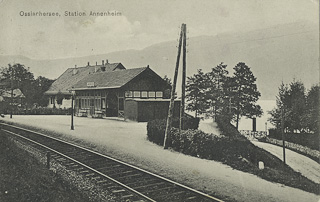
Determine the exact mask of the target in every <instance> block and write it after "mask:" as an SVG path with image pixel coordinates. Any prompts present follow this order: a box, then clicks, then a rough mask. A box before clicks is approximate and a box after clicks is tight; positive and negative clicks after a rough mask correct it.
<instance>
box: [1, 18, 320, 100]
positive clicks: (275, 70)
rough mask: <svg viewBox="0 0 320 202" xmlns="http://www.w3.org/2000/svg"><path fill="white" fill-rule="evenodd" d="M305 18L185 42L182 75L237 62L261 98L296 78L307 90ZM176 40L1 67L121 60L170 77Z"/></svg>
mask: <svg viewBox="0 0 320 202" xmlns="http://www.w3.org/2000/svg"><path fill="white" fill-rule="evenodd" d="M317 26H318V25H316V26H314V25H313V24H310V23H308V22H297V23H288V24H284V25H279V26H274V27H271V28H267V29H262V30H253V31H250V32H239V33H234V32H230V33H223V34H217V35H214V36H208V35H202V36H196V37H190V38H189V39H188V40H187V44H188V46H187V50H188V53H187V76H191V75H192V74H194V73H196V71H197V69H200V68H201V69H203V70H204V71H205V72H206V71H210V68H212V67H214V66H216V65H218V64H219V63H221V62H224V63H225V64H227V65H228V68H227V69H228V71H229V73H230V74H231V73H232V68H233V67H234V66H235V65H236V64H237V63H238V62H245V63H246V64H247V65H248V66H249V67H251V70H252V72H253V74H254V75H255V77H257V85H258V90H259V91H260V92H261V94H262V97H261V98H262V99H275V95H276V94H277V92H278V87H279V85H280V83H281V82H282V81H283V82H284V83H290V82H291V81H292V80H293V78H296V79H298V80H301V81H302V82H304V83H305V84H306V87H307V88H310V86H311V85H313V84H315V83H318V82H319V80H318V79H319V61H318V59H319V45H318V44H319V31H316V29H315V27H317ZM177 44H178V42H177V41H175V40H172V41H165V42H161V43H157V44H153V45H150V46H148V47H145V48H143V49H141V50H133V49H131V50H124V51H116V52H111V53H106V54H99V55H90V56H82V57H77V58H59V59H55V60H35V59H30V58H28V57H25V56H8V55H7V56H4V55H0V66H2V67H3V66H7V64H8V63H13V62H19V63H22V64H24V65H26V66H29V67H30V70H31V72H33V73H34V74H35V76H39V75H41V76H46V77H48V78H57V77H58V76H59V75H61V74H62V73H63V72H64V71H65V70H66V69H67V68H70V67H75V65H77V66H78V67H80V66H86V65H87V62H88V61H89V62H90V63H91V64H95V63H96V61H98V64H101V60H106V59H108V60H109V62H110V63H113V62H121V63H122V64H123V65H124V66H125V67H126V68H132V67H142V66H147V65H150V67H151V68H152V69H153V70H154V71H156V72H157V73H158V74H159V75H161V76H164V75H168V76H169V77H170V78H171V77H173V71H174V67H175V63H176V57H177V48H176V46H177Z"/></svg>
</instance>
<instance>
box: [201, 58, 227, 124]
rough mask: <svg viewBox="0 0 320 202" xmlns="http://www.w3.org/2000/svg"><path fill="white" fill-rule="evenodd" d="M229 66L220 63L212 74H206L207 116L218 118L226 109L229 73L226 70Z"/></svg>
mask: <svg viewBox="0 0 320 202" xmlns="http://www.w3.org/2000/svg"><path fill="white" fill-rule="evenodd" d="M226 68H227V65H225V64H223V63H220V64H219V65H217V66H216V67H214V68H212V69H211V71H210V72H208V73H206V79H207V81H206V85H207V86H206V87H207V90H206V92H205V93H206V99H207V101H208V105H207V112H206V114H207V116H209V117H214V118H215V117H216V116H217V115H220V114H222V112H223V109H224V108H225V104H226V103H225V99H224V98H225V90H224V87H225V86H226V81H227V76H228V73H229V72H228V71H227V70H226Z"/></svg>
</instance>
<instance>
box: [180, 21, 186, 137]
mask: <svg viewBox="0 0 320 202" xmlns="http://www.w3.org/2000/svg"><path fill="white" fill-rule="evenodd" d="M182 27H183V45H182V86H181V87H182V92H181V105H180V124H179V132H181V130H182V129H183V117H184V108H185V96H186V71H187V70H186V68H187V64H186V59H187V47H186V43H187V25H186V24H182Z"/></svg>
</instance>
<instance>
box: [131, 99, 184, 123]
mask: <svg viewBox="0 0 320 202" xmlns="http://www.w3.org/2000/svg"><path fill="white" fill-rule="evenodd" d="M169 104H170V101H169V100H167V99H159V100H147V99H146V100H143V99H141V100H138V99H131V100H126V103H125V118H126V119H129V120H132V121H137V122H146V121H149V120H154V119H165V118H167V116H168V110H169ZM179 108H180V101H175V103H174V112H173V115H174V117H179Z"/></svg>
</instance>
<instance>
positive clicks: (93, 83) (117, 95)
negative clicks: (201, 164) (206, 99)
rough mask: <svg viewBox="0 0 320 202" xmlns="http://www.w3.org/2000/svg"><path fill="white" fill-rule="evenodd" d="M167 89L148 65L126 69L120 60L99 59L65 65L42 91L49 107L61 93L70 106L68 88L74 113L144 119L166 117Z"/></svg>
mask: <svg viewBox="0 0 320 202" xmlns="http://www.w3.org/2000/svg"><path fill="white" fill-rule="evenodd" d="M170 89H171V86H170V85H169V84H168V83H167V82H166V81H165V80H163V79H162V78H161V77H160V76H159V75H158V74H157V73H155V72H154V71H153V70H152V69H151V68H150V67H149V66H147V67H141V68H132V69H126V68H125V67H124V66H123V65H122V64H121V63H112V64H110V63H108V62H106V63H104V62H103V61H102V64H101V65H95V66H90V65H89V64H88V65H87V66H86V67H78V68H77V67H75V68H69V69H67V70H66V71H65V72H64V73H63V74H62V75H61V76H60V77H59V78H58V79H57V80H56V81H55V82H54V83H53V84H52V86H51V87H50V88H49V90H48V91H47V92H46V94H47V95H49V96H50V99H49V107H54V106H55V105H57V101H58V99H61V97H62V96H64V101H65V102H64V103H65V105H69V106H67V107H68V108H70V107H71V101H70V97H71V92H72V91H73V92H75V97H74V98H75V107H74V108H75V114H76V115H77V116H89V117H120V118H125V119H130V120H134V121H148V120H151V119H157V118H164V117H166V115H167V113H168V107H169V102H170V101H169V99H165V98H169V97H170ZM142 101H148V102H144V103H142ZM62 102H63V101H62ZM66 103H67V104H66ZM177 103H178V102H177ZM65 105H64V106H65ZM143 106H145V107H143ZM178 114H179V113H178V112H177V113H175V115H178Z"/></svg>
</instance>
